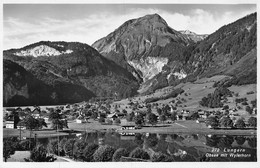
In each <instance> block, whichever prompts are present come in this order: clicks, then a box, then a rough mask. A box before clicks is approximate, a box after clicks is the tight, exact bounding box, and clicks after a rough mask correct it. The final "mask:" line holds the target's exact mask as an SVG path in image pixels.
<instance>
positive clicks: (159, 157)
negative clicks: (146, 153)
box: [151, 152, 171, 162]
mask: <svg viewBox="0 0 260 168" xmlns="http://www.w3.org/2000/svg"><path fill="white" fill-rule="evenodd" d="M151 160H152V162H170V161H171V159H170V157H169V156H167V155H166V154H163V153H162V152H156V153H154V154H153V155H152V158H151Z"/></svg>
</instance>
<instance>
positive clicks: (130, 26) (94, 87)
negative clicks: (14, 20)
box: [3, 13, 257, 106]
mask: <svg viewBox="0 0 260 168" xmlns="http://www.w3.org/2000/svg"><path fill="white" fill-rule="evenodd" d="M256 24H257V22H256V13H253V14H251V15H248V16H246V17H244V18H241V19H239V20H237V21H236V22H234V23H231V24H229V25H225V26H223V27H221V28H220V29H219V30H217V31H216V32H214V33H213V34H210V35H196V34H195V33H192V32H190V31H180V32H179V31H176V30H174V29H172V28H170V27H169V26H168V25H167V23H166V22H165V20H163V19H162V18H161V17H160V16H159V15H158V14H154V15H146V16H144V17H141V18H137V19H132V20H129V21H127V22H125V23H124V24H123V25H122V26H120V27H119V28H117V29H116V30H115V31H114V32H112V33H110V34H109V35H107V36H106V37H104V38H102V39H100V40H98V41H96V42H95V43H94V44H93V45H92V47H93V48H92V47H90V46H88V45H87V44H82V43H67V42H48V41H41V42H38V43H35V44H31V45H28V46H25V47H23V48H21V49H11V50H7V51H4V52H3V57H4V91H3V95H4V105H5V106H14V105H34V104H37V105H41V104H64V103H74V102H80V101H84V100H88V99H90V98H91V97H96V96H97V97H117V98H126V97H129V96H133V95H134V94H136V93H137V90H138V89H139V93H143V94H147V93H152V92H153V91H154V90H156V89H159V88H163V87H166V86H169V85H170V86H175V85H177V84H179V83H181V82H192V81H195V80H197V79H199V78H202V77H211V76H214V75H219V74H224V75H227V76H230V78H228V80H225V81H221V82H220V83H218V84H219V85H226V86H230V85H243V84H250V83H256V62H257V61H256V58H257V56H256V54H257V49H256V37H257V35H256V28H257V25H256ZM94 48H95V49H96V50H95V49H94ZM101 54H102V55H101Z"/></svg>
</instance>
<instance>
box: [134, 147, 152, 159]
mask: <svg viewBox="0 0 260 168" xmlns="http://www.w3.org/2000/svg"><path fill="white" fill-rule="evenodd" d="M129 156H130V157H132V158H139V159H145V160H149V159H150V156H149V154H148V153H147V152H146V151H145V150H143V149H141V148H139V147H137V148H135V149H134V150H133V151H132V152H131V153H130V155H129Z"/></svg>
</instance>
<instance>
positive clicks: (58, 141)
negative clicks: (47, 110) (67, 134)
mask: <svg viewBox="0 0 260 168" xmlns="http://www.w3.org/2000/svg"><path fill="white" fill-rule="evenodd" d="M57 131H58V124H57ZM57 146H58V156H60V148H59V147H60V140H59V132H58V145H57Z"/></svg>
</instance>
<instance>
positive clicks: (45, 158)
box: [25, 145, 56, 162]
mask: <svg viewBox="0 0 260 168" xmlns="http://www.w3.org/2000/svg"><path fill="white" fill-rule="evenodd" d="M55 160H56V158H54V157H53V155H48V151H47V149H46V148H45V147H44V146H43V145H37V146H36V147H35V148H34V149H33V150H32V151H31V155H30V159H29V160H28V159H25V161H32V162H54V161H55Z"/></svg>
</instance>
